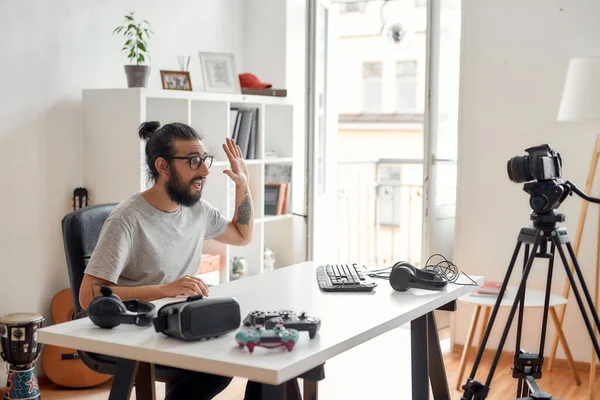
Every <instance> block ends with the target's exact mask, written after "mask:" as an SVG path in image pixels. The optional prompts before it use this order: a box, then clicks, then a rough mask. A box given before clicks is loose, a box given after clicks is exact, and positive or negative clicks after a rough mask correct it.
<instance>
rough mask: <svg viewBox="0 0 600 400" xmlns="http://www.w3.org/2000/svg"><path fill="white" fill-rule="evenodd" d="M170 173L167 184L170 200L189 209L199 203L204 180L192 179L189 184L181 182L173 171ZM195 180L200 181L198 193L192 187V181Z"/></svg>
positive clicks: (179, 177)
mask: <svg viewBox="0 0 600 400" xmlns="http://www.w3.org/2000/svg"><path fill="white" fill-rule="evenodd" d="M172 172H173V175H172V176H171V178H170V179H169V181H168V182H167V193H168V194H169V197H170V198H171V200H172V201H174V202H175V203H177V204H179V205H182V206H185V207H191V206H193V205H194V204H196V203H197V202H198V201H200V198H201V197H202V189H203V188H204V182H205V180H204V178H194V179H192V180H190V181H189V182H183V179H181V176H180V175H179V174H178V173H177V171H175V169H172ZM197 179H201V184H200V190H198V191H196V189H195V188H194V187H193V186H194V181H195V180H197Z"/></svg>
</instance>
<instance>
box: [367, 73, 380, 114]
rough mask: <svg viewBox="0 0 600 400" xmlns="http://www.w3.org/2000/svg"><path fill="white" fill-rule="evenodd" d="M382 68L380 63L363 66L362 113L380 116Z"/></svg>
mask: <svg viewBox="0 0 600 400" xmlns="http://www.w3.org/2000/svg"><path fill="white" fill-rule="evenodd" d="M381 72H382V68H381V63H380V62H367V63H364V64H363V113H365V114H381V111H382V94H383V93H382V82H381V77H382V73H381Z"/></svg>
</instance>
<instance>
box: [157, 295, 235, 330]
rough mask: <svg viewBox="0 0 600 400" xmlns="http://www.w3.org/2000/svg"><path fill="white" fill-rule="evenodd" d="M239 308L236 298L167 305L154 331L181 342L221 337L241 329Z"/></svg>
mask: <svg viewBox="0 0 600 400" xmlns="http://www.w3.org/2000/svg"><path fill="white" fill-rule="evenodd" d="M241 321H242V317H241V313H240V306H239V304H238V302H237V300H236V299H235V298H233V297H219V298H203V297H202V295H198V296H191V297H188V298H187V299H186V300H183V301H178V302H174V303H169V304H165V305H164V306H162V307H161V308H160V310H158V313H157V316H156V318H155V319H154V321H153V322H154V329H155V330H156V332H162V333H164V334H165V335H167V336H171V337H175V338H178V339H182V340H188V341H190V340H201V339H209V338H214V337H218V336H221V335H225V334H227V333H229V332H232V331H234V330H236V329H238V328H239V327H240V324H241Z"/></svg>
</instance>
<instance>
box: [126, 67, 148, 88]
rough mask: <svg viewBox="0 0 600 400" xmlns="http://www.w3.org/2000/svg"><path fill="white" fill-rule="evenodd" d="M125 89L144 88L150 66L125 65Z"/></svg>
mask: <svg viewBox="0 0 600 400" xmlns="http://www.w3.org/2000/svg"><path fill="white" fill-rule="evenodd" d="M125 74H126V75H127V87H146V84H147V83H148V75H149V74H150V66H148V65H126V66H125Z"/></svg>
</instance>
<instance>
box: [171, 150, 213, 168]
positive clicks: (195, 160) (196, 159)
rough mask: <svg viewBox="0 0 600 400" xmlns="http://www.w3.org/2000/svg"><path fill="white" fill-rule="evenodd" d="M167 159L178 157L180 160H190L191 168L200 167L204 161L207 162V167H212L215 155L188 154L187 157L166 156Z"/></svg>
mask: <svg viewBox="0 0 600 400" xmlns="http://www.w3.org/2000/svg"><path fill="white" fill-rule="evenodd" d="M165 158H166V159H170V158H176V159H178V160H188V161H189V163H190V169H194V170H195V169H198V168H200V166H201V165H202V163H205V164H206V168H210V166H211V165H212V162H213V156H209V155H208V154H207V155H205V156H204V158H202V157H200V156H186V157H183V156H181V157H175V156H173V157H165Z"/></svg>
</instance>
